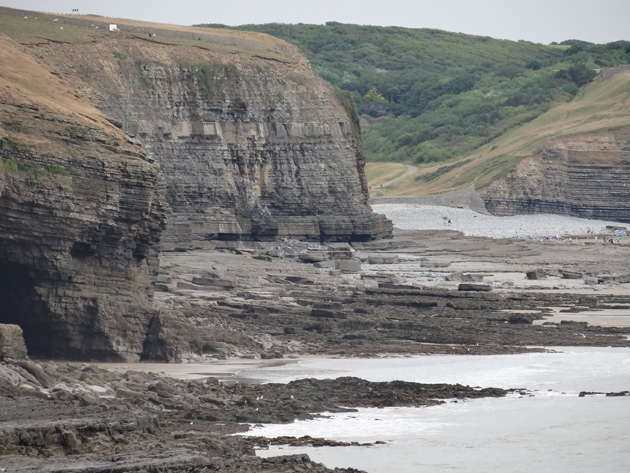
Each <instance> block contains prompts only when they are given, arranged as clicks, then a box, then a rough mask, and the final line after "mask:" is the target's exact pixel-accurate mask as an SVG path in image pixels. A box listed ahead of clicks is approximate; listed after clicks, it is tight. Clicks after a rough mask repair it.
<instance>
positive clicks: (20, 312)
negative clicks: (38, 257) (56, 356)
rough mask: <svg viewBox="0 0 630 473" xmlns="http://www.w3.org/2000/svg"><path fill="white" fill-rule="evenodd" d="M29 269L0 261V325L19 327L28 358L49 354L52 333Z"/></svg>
mask: <svg viewBox="0 0 630 473" xmlns="http://www.w3.org/2000/svg"><path fill="white" fill-rule="evenodd" d="M34 282H35V279H34V278H33V277H32V274H31V271H30V270H29V267H28V266H25V265H22V264H18V263H13V262H10V261H6V260H1V259H0V323H1V324H15V325H19V326H20V327H21V328H22V331H23V332H24V341H25V342H26V348H27V349H28V354H29V356H34V357H41V356H45V355H47V354H48V352H49V349H50V346H51V343H52V338H53V335H52V334H53V332H52V331H51V322H50V315H49V313H48V309H47V306H46V304H45V303H44V302H43V301H42V300H41V298H40V297H39V295H38V294H37V292H36V291H35V286H34Z"/></svg>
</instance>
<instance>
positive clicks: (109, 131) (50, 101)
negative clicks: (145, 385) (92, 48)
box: [0, 39, 167, 359]
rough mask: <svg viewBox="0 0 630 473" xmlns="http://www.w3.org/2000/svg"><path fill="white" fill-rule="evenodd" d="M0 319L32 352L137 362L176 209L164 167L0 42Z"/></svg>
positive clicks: (14, 48) (32, 62)
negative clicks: (170, 211) (167, 193)
mask: <svg viewBox="0 0 630 473" xmlns="http://www.w3.org/2000/svg"><path fill="white" fill-rule="evenodd" d="M0 62H1V63H2V65H3V69H2V77H0V139H1V145H0V148H1V149H0V161H1V164H0V323H9V324H17V325H19V326H20V327H21V328H22V329H23V330H24V336H25V339H26V344H27V347H28V350H29V353H30V354H31V355H36V356H50V357H59V358H84V359H85V358H100V359H137V358H139V356H140V354H141V353H142V350H143V343H144V339H145V336H146V332H147V330H148V325H149V322H150V320H151V318H152V317H153V309H152V297H153V289H152V286H151V280H150V271H151V268H155V267H156V266H157V253H156V251H155V245H156V244H157V242H158V241H159V235H160V232H161V230H162V228H163V224H164V220H165V214H166V210H167V206H166V205H165V202H164V200H163V197H161V193H160V188H161V186H162V184H161V180H160V178H159V168H158V167H157V165H156V164H155V163H154V162H153V160H152V159H151V158H150V157H148V156H147V155H146V154H145V153H144V152H143V150H142V149H141V148H140V147H139V146H138V145H134V144H132V143H129V142H128V141H126V138H125V136H124V135H123V134H122V133H121V132H120V131H119V130H118V129H116V128H115V127H114V126H112V125H111V124H109V123H108V122H107V120H106V117H104V116H103V115H102V114H100V113H99V112H98V111H97V110H96V109H94V108H92V107H90V106H88V105H87V104H85V103H83V102H80V101H79V100H77V98H76V96H75V92H74V91H73V90H72V89H71V88H69V87H67V85H66V84H64V83H63V82H60V81H59V79H57V78H55V77H54V76H53V75H51V74H50V73H49V72H48V71H47V70H46V68H45V67H44V66H43V65H42V64H40V63H37V62H36V61H35V60H33V58H31V57H30V56H28V55H27V54H24V53H23V52H21V51H20V50H19V48H18V47H17V46H16V45H14V44H12V43H10V42H9V41H6V40H2V39H0Z"/></svg>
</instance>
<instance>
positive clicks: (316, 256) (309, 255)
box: [298, 251, 329, 263]
mask: <svg viewBox="0 0 630 473" xmlns="http://www.w3.org/2000/svg"><path fill="white" fill-rule="evenodd" d="M298 258H299V259H300V261H302V262H303V263H319V262H321V261H326V260H327V259H329V256H328V253H327V252H325V251H308V252H306V253H300V254H299V255H298Z"/></svg>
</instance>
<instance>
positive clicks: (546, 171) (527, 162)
mask: <svg viewBox="0 0 630 473" xmlns="http://www.w3.org/2000/svg"><path fill="white" fill-rule="evenodd" d="M482 199H483V200H484V202H485V204H486V208H487V209H488V211H490V212H491V213H494V214H496V215H516V214H522V213H536V212H548V213H556V214H564V215H572V216H576V217H583V218H597V219H606V220H613V221H620V222H630V130H629V129H621V130H607V131H599V132H591V133H584V134H578V135H573V136H564V137H560V138H556V139H555V140H553V141H552V142H551V143H550V144H549V145H547V146H546V147H545V149H544V150H543V151H542V152H541V153H538V154H537V155H535V156H532V157H529V158H525V159H524V160H522V161H521V162H520V163H519V165H518V166H517V168H516V169H515V170H514V171H512V172H510V173H509V174H508V175H507V176H505V177H504V178H502V179H500V180H498V181H495V182H493V183H492V184H491V185H490V186H489V187H488V189H487V190H485V192H484V193H483V194H482Z"/></svg>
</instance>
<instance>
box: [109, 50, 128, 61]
mask: <svg viewBox="0 0 630 473" xmlns="http://www.w3.org/2000/svg"><path fill="white" fill-rule="evenodd" d="M112 54H113V55H114V56H116V59H120V60H121V61H123V60H125V59H127V56H125V53H121V52H120V51H114V52H113V53H112Z"/></svg>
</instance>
